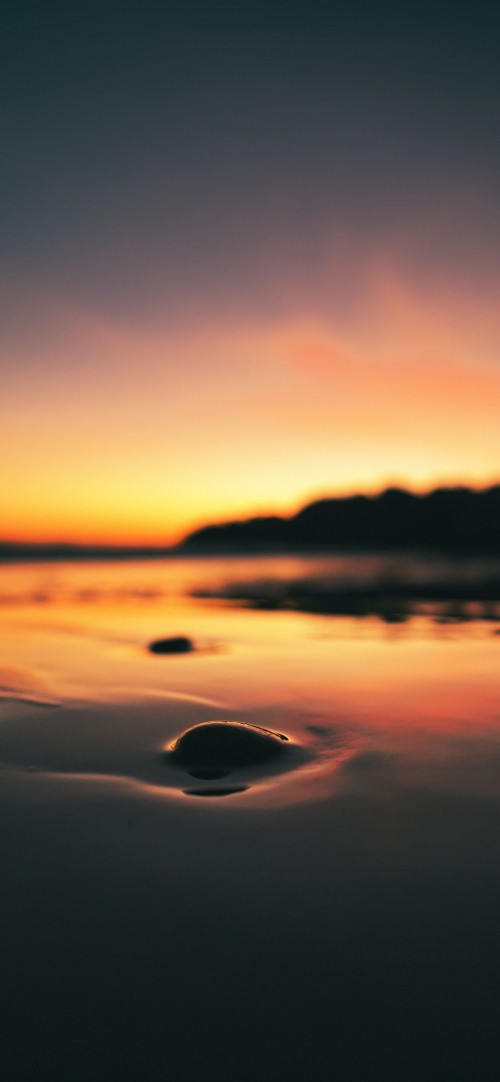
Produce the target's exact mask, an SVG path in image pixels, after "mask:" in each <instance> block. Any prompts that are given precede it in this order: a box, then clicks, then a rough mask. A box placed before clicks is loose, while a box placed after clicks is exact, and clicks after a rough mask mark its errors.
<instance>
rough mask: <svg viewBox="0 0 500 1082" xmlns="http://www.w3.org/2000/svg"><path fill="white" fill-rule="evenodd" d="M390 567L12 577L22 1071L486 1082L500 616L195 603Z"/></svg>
mask: <svg viewBox="0 0 500 1082" xmlns="http://www.w3.org/2000/svg"><path fill="white" fill-rule="evenodd" d="M382 559H383V558H382V557H377V558H373V561H372V563H371V564H370V563H367V562H366V561H365V562H364V563H363V562H362V561H360V560H358V562H357V565H356V560H355V559H354V558H349V560H347V558H346V559H345V560H344V562H342V560H341V559H340V562H339V561H337V562H336V563H335V562H334V561H322V562H321V563H318V562H314V561H310V560H307V561H304V560H301V559H292V558H289V559H286V560H280V561H278V560H271V559H269V560H265V561H262V560H260V561H259V560H248V561H243V560H238V561H236V560H231V561H216V560H210V561H205V562H204V561H188V560H184V561H173V560H172V561H168V562H167V561H165V562H158V561H157V562H153V561H151V562H143V563H140V562H137V563H129V564H124V563H120V564H79V565H78V564H75V565H71V564H52V565H42V564H40V565H24V566H22V565H18V566H10V567H7V566H5V567H3V568H0V596H1V599H2V601H1V606H0V642H1V655H0V657H1V661H0V761H1V764H2V765H1V772H2V774H1V777H2V797H1V802H2V838H3V848H2V852H3V866H4V871H5V882H6V884H7V890H6V891H5V894H4V898H3V911H4V913H3V922H4V923H3V927H4V929H7V930H8V934H7V936H6V940H7V946H6V970H5V972H6V974H8V976H6V978H5V982H4V990H5V992H6V1007H5V1011H6V1014H5V1017H6V1018H8V1020H9V1033H10V1034H11V1036H12V1035H14V1042H13V1046H12V1049H11V1056H12V1060H11V1062H12V1066H10V1067H9V1071H10V1074H9V1076H8V1077H9V1079H10V1078H16V1077H19V1078H22V1079H24V1078H26V1079H28V1078H32V1077H39V1076H40V1075H41V1074H42V1073H43V1070H45V1072H46V1070H47V1067H48V1065H49V1064H50V1065H52V1067H51V1069H52V1073H53V1076H54V1077H62V1078H65V1079H66V1078H68V1079H73V1078H103V1079H109V1080H110V1082H114V1080H115V1079H116V1080H118V1079H120V1080H122V1079H128V1078H131V1079H137V1080H139V1079H141V1080H142V1079H149V1078H151V1079H153V1078H157V1077H159V1076H160V1075H161V1074H162V1072H165V1073H167V1074H168V1077H169V1078H186V1077H190V1076H191V1074H192V1075H193V1077H195V1076H198V1074H201V1075H202V1077H205V1078H209V1079H212V1078H214V1079H215V1078H221V1077H228V1078H239V1077H247V1076H248V1077H255V1076H256V1075H257V1074H258V1075H259V1077H261V1078H262V1077H264V1078H266V1079H267V1078H273V1079H274V1078H277V1077H279V1078H284V1079H288V1078H290V1079H295V1078H305V1077H311V1078H315V1079H316V1078H318V1079H323V1078H325V1079H327V1078H328V1079H329V1078H332V1077H338V1078H339V1079H342V1082H343V1080H346V1082H349V1080H350V1079H355V1078H356V1079H357V1078H358V1077H359V1078H363V1079H365V1078H369V1079H378V1078H381V1079H384V1080H385V1079H387V1078H394V1079H396V1078H397V1079H401V1080H403V1079H417V1078H418V1079H420V1078H422V1079H424V1078H425V1079H429V1078H430V1079H433V1078H436V1079H443V1080H447V1079H456V1078H462V1077H464V1078H474V1079H475V1078H485V1077H489V1072H491V1077H493V1076H494V1075H495V1064H496V1056H497V1053H496V1039H495V1030H496V1022H495V1018H496V1010H497V1008H498V1006H499V997H498V978H497V963H498V948H499V945H500V944H499V933H498V927H497V925H498V921H497V909H498V904H499V903H500V862H499V853H498V837H499V826H500V816H499V811H500V804H499V798H500V635H499V634H498V630H499V628H500V623H499V622H498V620H496V619H492V618H489V619H482V620H474V619H470V618H469V619H468V621H467V622H463V621H458V620H456V619H452V618H451V617H450V618H449V619H446V618H444V617H443V614H442V611H439V612H436V611H434V610H433V609H432V607H430V608H429V611H428V612H427V613H425V612H421V613H420V614H419V615H416V616H412V617H410V618H408V619H406V620H405V621H404V622H395V623H393V622H390V621H387V620H383V619H380V618H377V617H375V616H371V617H369V616H365V617H364V618H356V617H354V616H352V615H349V616H343V617H340V616H325V615H311V614H307V613H304V612H298V611H296V612H286V611H276V612H264V611H257V610H248V609H245V608H243V607H238V606H237V605H235V604H231V603H229V602H227V601H226V602H224V601H217V600H216V599H212V600H203V599H202V598H200V597H192V596H187V594H188V592H189V591H194V590H198V589H202V588H203V587H206V586H210V587H214V586H217V585H219V584H223V583H224V582H225V581H242V580H246V581H252V580H257V579H258V580H262V579H264V578H266V579H272V578H274V577H275V576H279V577H280V578H281V579H290V578H293V577H297V578H300V577H304V576H305V575H308V576H311V575H313V576H316V577H317V576H320V575H325V574H328V576H329V577H330V578H331V576H332V574H337V575H339V576H341V577H342V576H343V577H344V578H345V576H346V575H347V574H351V575H352V576H356V575H357V576H358V578H359V577H360V576H361V577H363V575H364V576H365V579H366V581H367V582H370V581H372V579H373V575H379V574H380V561H381V560H382ZM377 561H379V562H378V563H377ZM408 566H409V565H408ZM408 566H407V572H408ZM411 567H412V568H413V570H412V571H411V574H413V575H415V574H417V570H418V561H417V562H416V563H415V562H414V563H413V564H412V565H411ZM416 569H417V570H416ZM410 570H411V568H410ZM408 573H409V572H408ZM440 573H442V572H440ZM453 573H454V574H456V569H455V570H454V572H453ZM490 615H491V614H490ZM180 635H187V636H189V637H190V638H191V639H192V640H193V642H194V645H195V650H194V652H192V653H188V654H184V655H172V656H168V655H162V656H158V655H154V654H151V653H150V652H149V651H148V644H149V643H150V642H151V641H152V640H155V639H158V638H164V637H168V636H180ZM212 720H221V721H230V720H235V721H240V722H244V723H246V724H248V725H253V726H261V727H265V728H269V729H272V730H273V731H277V732H280V733H283V734H286V735H287V736H288V738H289V741H290V748H291V749H292V755H291V757H290V758H288V759H286V760H283V762H281V761H280V764H279V768H278V767H276V764H274V765H273V766H272V767H269V766H268V765H267V764H266V763H264V764H258V765H257V766H256V765H255V764H250V766H249V765H248V764H247V765H245V764H243V765H242V764H239V765H237V766H236V768H235V769H231V772H230V777H226V778H225V779H224V784H221V782H220V780H219V779H217V778H214V779H213V780H210V779H208V781H207V780H206V779H202V780H198V781H197V780H196V779H193V777H192V776H190V775H189V773H188V772H186V771H183V770H182V769H180V768H179V766H178V765H175V764H172V762H171V761H170V760H169V759H168V755H167V756H166V754H165V752H166V750H168V748H169V747H171V745H172V742H173V741H175V739H176V738H177V737H178V736H179V735H180V734H181V733H182V732H183V731H184V730H185V729H187V728H189V727H190V726H193V725H196V724H198V723H200V722H206V721H212ZM207 796H211V799H206V797H207ZM28 1019H29V1025H28ZM27 1026H28V1030H29V1033H28V1034H27V1033H26V1027H27ZM16 1035H17V1036H16ZM471 1071H473V1073H472V1074H471V1073H470V1072H471ZM16 1072H17V1073H16Z"/></svg>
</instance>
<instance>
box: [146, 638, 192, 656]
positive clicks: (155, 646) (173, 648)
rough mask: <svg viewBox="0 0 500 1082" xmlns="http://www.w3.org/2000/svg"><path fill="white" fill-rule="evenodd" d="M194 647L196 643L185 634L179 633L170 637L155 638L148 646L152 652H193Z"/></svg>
mask: <svg viewBox="0 0 500 1082" xmlns="http://www.w3.org/2000/svg"><path fill="white" fill-rule="evenodd" d="M194 649H195V647H194V643H193V642H192V641H191V639H188V638H187V636H185V635H177V636H175V637H173V638H170V639H155V640H154V641H153V642H150V644H149V646H148V650H149V652H150V653H151V654H191V653H193V651H194Z"/></svg>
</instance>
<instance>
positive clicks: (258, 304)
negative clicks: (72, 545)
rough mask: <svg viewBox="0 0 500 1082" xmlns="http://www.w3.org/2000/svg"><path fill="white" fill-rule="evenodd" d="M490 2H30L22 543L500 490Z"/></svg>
mask: <svg viewBox="0 0 500 1082" xmlns="http://www.w3.org/2000/svg"><path fill="white" fill-rule="evenodd" d="M489 7H490V10H491V5H490V6H489ZM487 12H488V9H487V8H486V6H485V7H484V8H483V9H482V8H481V5H477V4H476V5H474V6H472V5H471V6H470V8H469V7H468V6H462V7H461V8H460V7H459V6H457V5H455V6H453V7H452V6H451V5H449V6H448V5H446V4H439V5H436V4H426V3H420V4H419V5H413V4H402V3H398V4H359V3H350V4H349V5H345V4H336V3H334V2H331V3H330V4H324V3H318V2H317V0H312V2H309V3H301V4H293V3H290V4H284V3H279V4H278V3H276V2H273V0H269V2H268V3H265V4H264V3H260V2H257V3H252V4H246V3H237V2H234V0H233V2H232V3H217V2H216V0H213V2H211V3H208V2H207V3H203V4H202V3H199V2H198V3H189V0H187V2H184V3H182V4H177V3H173V4H172V3H163V4H160V3H150V2H148V0H145V2H144V3H142V4H139V3H128V4H127V3H126V2H125V0H124V2H122V3H120V4H118V3H115V2H114V0H111V2H109V3H108V2H106V3H102V2H101V3H99V4H97V3H93V2H92V0H91V2H89V3H86V4H79V5H76V4H71V3H67V2H65V3H60V4H52V3H51V2H50V0H48V2H47V3H45V4H39V3H34V2H33V0H31V2H28V3H27V4H25V5H24V6H18V7H16V9H14V8H12V12H11V15H10V17H9V18H8V19H6V20H5V22H4V26H3V35H2V37H3V40H2V45H1V49H2V57H1V69H2V83H3V93H2V100H3V102H4V116H3V118H2V129H3V131H4V132H5V135H4V154H3V158H4V166H3V173H4V190H3V197H2V214H3V219H4V220H3V226H2V244H1V250H0V282H1V287H2V288H1V292H2V346H1V362H0V363H1V394H0V447H1V460H2V464H3V468H2V480H1V493H2V495H1V519H0V538H2V539H18V540H35V539H36V540H75V541H77V540H80V541H103V542H107V541H123V542H141V541H144V542H158V543H163V542H170V541H173V540H176V539H177V538H179V537H180V536H182V535H183V534H184V533H186V532H187V531H188V530H189V529H190V528H192V527H194V526H197V525H199V524H200V523H203V522H207V521H214V520H218V519H223V518H228V517H237V516H242V515H246V514H251V513H252V514H255V513H258V512H269V511H278V512H287V511H290V512H291V511H293V510H295V509H297V508H298V507H299V506H300V505H301V504H303V503H305V502H306V501H307V500H308V499H309V498H310V497H313V496H316V495H319V494H321V495H324V494H331V495H334V494H336V493H345V492H353V491H364V492H374V491H377V490H379V489H380V488H381V487H383V486H384V485H386V484H387V483H395V482H397V483H400V484H406V485H408V486H410V487H413V488H417V489H419V490H421V489H425V488H429V487H430V486H432V485H433V484H435V483H436V482H440V483H442V482H445V483H448V482H449V483H456V482H458V481H460V482H466V483H471V484H475V485H482V484H487V483H489V482H492V481H493V480H498V479H499V477H500V348H499V347H500V303H499V297H500V201H499V198H498V193H499V189H500V140H499V139H498V128H499V111H500V110H499V101H500V66H499V64H498V55H497V49H498V27H497V26H495V25H494V24H493V22H492V21H491V19H492V16H488V13H487Z"/></svg>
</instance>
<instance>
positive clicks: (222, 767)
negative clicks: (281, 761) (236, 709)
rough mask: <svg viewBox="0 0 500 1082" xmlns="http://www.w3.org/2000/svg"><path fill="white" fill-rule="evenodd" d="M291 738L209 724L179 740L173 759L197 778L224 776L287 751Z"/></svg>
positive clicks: (224, 723)
mask: <svg viewBox="0 0 500 1082" xmlns="http://www.w3.org/2000/svg"><path fill="white" fill-rule="evenodd" d="M287 741H288V737H286V736H283V735H282V734H281V733H275V732H272V731H271V730H270V729H261V728H259V727H258V726H257V725H249V724H247V723H245V722H241V721H207V722H202V723H201V725H194V726H193V728H192V729H187V730H186V732H185V733H183V734H182V736H180V737H179V739H178V740H176V742H175V744H174V745H173V747H172V749H171V752H170V754H171V757H172V759H173V760H174V762H176V763H178V764H179V766H183V767H185V769H186V770H188V771H189V773H190V774H191V775H192V776H194V777H200V778H203V777H205V778H207V777H212V778H215V777H222V776H224V773H225V772H226V771H228V770H231V769H234V768H237V767H245V766H253V765H254V764H258V763H265V762H268V761H269V760H271V759H275V758H276V757H277V756H279V755H282V754H283V752H284V751H285V746H284V745H285V744H286V743H287Z"/></svg>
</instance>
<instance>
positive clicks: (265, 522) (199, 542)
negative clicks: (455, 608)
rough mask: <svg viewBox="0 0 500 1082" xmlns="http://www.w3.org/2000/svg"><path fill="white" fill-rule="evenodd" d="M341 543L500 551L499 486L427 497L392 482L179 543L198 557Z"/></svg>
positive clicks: (210, 529)
mask: <svg viewBox="0 0 500 1082" xmlns="http://www.w3.org/2000/svg"><path fill="white" fill-rule="evenodd" d="M336 549H429V550H440V551H447V552H478V553H495V552H500V485H494V486H492V487H491V488H487V489H483V490H481V491H476V490H472V489H468V488H464V487H459V488H437V489H435V490H434V491H432V492H429V493H427V494H425V495H416V494H415V493H412V492H408V491H406V490H405V489H399V488H388V489H386V491H385V492H382V493H381V494H380V495H378V496H357V495H356V496H348V497H337V498H332V499H322V500H316V501H315V502H313V503H310V504H308V505H307V506H306V507H304V508H303V509H302V510H301V511H299V512H298V514H296V515H293V516H292V517H290V518H280V517H278V516H271V517H262V518H250V519H247V520H245V521H241V522H226V523H219V524H216V525H211V526H204V527H202V528H201V529H199V530H196V531H195V532H194V533H192V534H190V535H189V536H188V537H187V538H186V539H185V540H184V541H183V542H182V544H181V545H180V546H179V551H180V552H182V553H186V554H191V553H192V554H193V555H194V554H200V555H202V554H210V553H213V554H216V553H253V552H255V553H256V552H262V553H270V552H287V551H289V552H329V551H334V550H336Z"/></svg>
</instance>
